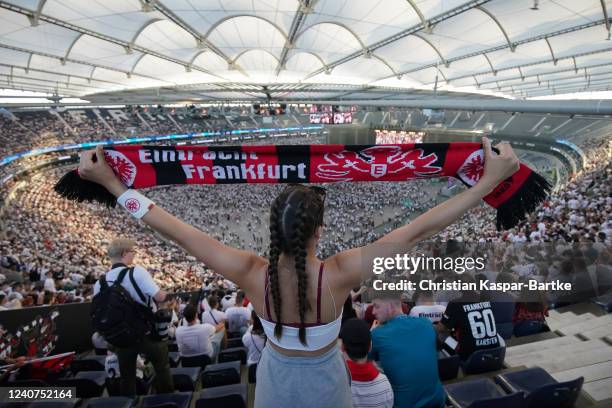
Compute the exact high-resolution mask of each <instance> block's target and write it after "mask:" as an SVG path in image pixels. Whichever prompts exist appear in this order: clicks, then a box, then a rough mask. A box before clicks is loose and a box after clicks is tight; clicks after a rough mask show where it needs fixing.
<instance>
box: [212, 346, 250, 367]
mask: <svg viewBox="0 0 612 408" xmlns="http://www.w3.org/2000/svg"><path fill="white" fill-rule="evenodd" d="M246 359H247V350H246V347H233V348H227V349H225V350H221V351H220V352H219V363H225V362H227V361H234V360H239V361H240V363H241V364H246Z"/></svg>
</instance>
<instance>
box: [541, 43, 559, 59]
mask: <svg viewBox="0 0 612 408" xmlns="http://www.w3.org/2000/svg"><path fill="white" fill-rule="evenodd" d="M544 41H546V45H548V49H549V50H550V56H551V57H552V62H553V64H554V65H557V61H558V60H557V58H555V52H554V51H553V47H552V45H551V44H550V41H548V38H544Z"/></svg>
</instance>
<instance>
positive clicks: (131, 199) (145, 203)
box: [117, 190, 155, 219]
mask: <svg viewBox="0 0 612 408" xmlns="http://www.w3.org/2000/svg"><path fill="white" fill-rule="evenodd" d="M117 202H118V203H119V205H120V206H122V207H123V208H125V209H126V210H127V212H129V213H130V214H132V215H133V216H134V218H138V219H141V218H142V217H144V215H145V214H146V213H148V212H149V210H150V209H151V208H153V206H154V205H155V203H154V202H153V201H151V200H149V199H148V198H147V197H145V196H144V195H142V194H140V193H139V192H138V191H136V190H127V191H125V192H124V193H123V194H121V195H120V196H119V197H118V198H117Z"/></svg>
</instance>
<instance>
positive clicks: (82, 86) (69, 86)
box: [0, 73, 104, 90]
mask: <svg viewBox="0 0 612 408" xmlns="http://www.w3.org/2000/svg"><path fill="white" fill-rule="evenodd" d="M0 76H2V77H8V78H17V79H25V80H27V81H34V82H44V83H51V84H55V85H57V84H65V85H66V88H74V87H79V88H94V89H101V90H104V88H101V87H99V86H93V85H83V84H71V83H70V77H68V78H66V81H65V82H61V81H53V80H50V79H42V78H31V77H28V76H23V75H15V74H14V73H11V74H10V75H9V74H0Z"/></svg>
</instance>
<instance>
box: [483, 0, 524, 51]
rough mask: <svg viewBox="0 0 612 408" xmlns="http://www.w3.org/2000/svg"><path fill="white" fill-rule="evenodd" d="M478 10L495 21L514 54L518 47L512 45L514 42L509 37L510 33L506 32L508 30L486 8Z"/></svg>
mask: <svg viewBox="0 0 612 408" xmlns="http://www.w3.org/2000/svg"><path fill="white" fill-rule="evenodd" d="M476 9H477V10H480V11H482V12H483V13H485V14H486V15H487V16H489V17H490V18H491V20H493V22H494V23H495V24H497V27H499V30H500V31H501V32H502V34H503V35H504V38H505V39H506V42H507V43H508V48H510V51H512V52H514V50H515V49H516V45H514V43H512V41H510V37H509V36H508V33H507V32H506V29H505V28H504V26H503V25H501V23H500V22H499V20H498V19H497V17H495V15H494V14H493V13H491V12H490V11H489V10H487V9H486V8H484V7H480V6H478V7H476Z"/></svg>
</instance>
